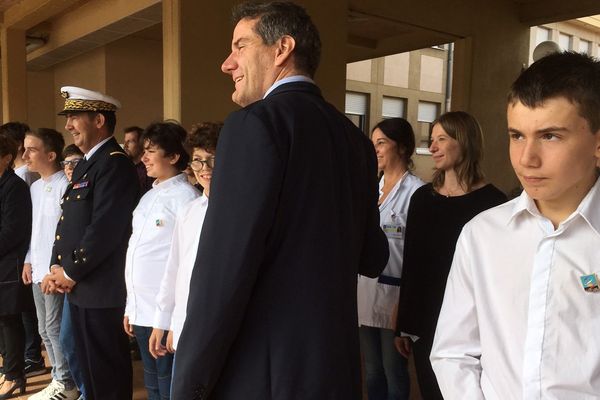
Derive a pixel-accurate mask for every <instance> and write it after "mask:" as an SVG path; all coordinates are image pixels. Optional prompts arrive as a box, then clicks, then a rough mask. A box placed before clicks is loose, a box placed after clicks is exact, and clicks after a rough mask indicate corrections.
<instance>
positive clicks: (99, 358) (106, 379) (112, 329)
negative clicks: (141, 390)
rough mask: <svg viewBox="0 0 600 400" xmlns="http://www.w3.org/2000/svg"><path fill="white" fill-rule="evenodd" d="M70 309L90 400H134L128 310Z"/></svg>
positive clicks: (77, 351)
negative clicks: (126, 322) (126, 320)
mask: <svg viewBox="0 0 600 400" xmlns="http://www.w3.org/2000/svg"><path fill="white" fill-rule="evenodd" d="M69 307H70V310H71V319H72V323H73V336H74V339H75V353H76V354H77V359H78V360H79V365H80V367H81V369H82V372H83V379H84V385H85V388H86V400H130V399H131V397H132V395H133V386H132V385H133V384H132V376H133V374H132V370H131V356H130V353H129V341H128V339H127V335H126V334H125V331H124V330H123V312H124V309H123V308H122V307H118V308H82V307H78V306H76V305H74V304H73V303H69Z"/></svg>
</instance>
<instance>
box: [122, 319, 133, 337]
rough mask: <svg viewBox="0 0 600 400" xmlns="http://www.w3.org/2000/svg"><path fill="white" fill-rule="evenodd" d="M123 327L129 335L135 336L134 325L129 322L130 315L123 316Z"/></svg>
mask: <svg viewBox="0 0 600 400" xmlns="http://www.w3.org/2000/svg"><path fill="white" fill-rule="evenodd" d="M123 329H124V330H125V333H126V334H127V335H128V336H130V337H135V335H134V333H133V326H131V324H130V323H129V317H128V316H127V315H126V316H124V317H123Z"/></svg>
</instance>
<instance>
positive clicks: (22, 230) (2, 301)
mask: <svg viewBox="0 0 600 400" xmlns="http://www.w3.org/2000/svg"><path fill="white" fill-rule="evenodd" d="M30 238H31V196H30V194H29V186H28V185H27V183H25V182H24V181H23V180H22V179H21V178H19V177H18V176H17V175H16V174H15V172H14V171H13V170H12V169H10V168H9V169H7V170H6V171H4V173H3V174H2V177H0V315H14V314H20V313H21V311H23V308H24V305H25V295H26V292H25V285H24V284H23V281H22V280H21V274H22V272H23V262H24V261H25V255H26V254H27V249H28V248H29V239H30Z"/></svg>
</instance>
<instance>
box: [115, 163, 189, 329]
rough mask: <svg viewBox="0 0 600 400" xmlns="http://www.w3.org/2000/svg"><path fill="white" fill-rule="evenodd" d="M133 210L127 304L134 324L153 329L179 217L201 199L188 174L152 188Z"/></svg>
mask: <svg viewBox="0 0 600 400" xmlns="http://www.w3.org/2000/svg"><path fill="white" fill-rule="evenodd" d="M152 186H153V187H152V189H150V190H149V191H148V192H146V194H144V196H142V198H141V199H140V202H139V204H138V206H137V207H136V208H135V210H134V211H133V220H132V226H133V231H132V233H131V238H130V239H129V247H128V248H127V257H126V262H125V283H126V285H127V305H126V308H125V315H126V316H128V317H129V323H131V324H132V325H138V326H146V327H151V326H152V322H153V319H154V310H155V309H156V294H157V293H158V290H159V288H160V282H161V278H162V276H163V274H164V271H165V268H166V266H167V257H168V255H169V248H170V247H171V239H172V237H173V230H174V228H175V220H176V218H177V214H178V213H179V211H180V210H181V208H182V207H183V206H185V205H186V204H188V203H189V202H190V201H192V200H194V199H196V198H197V197H198V196H200V192H198V190H196V188H194V187H193V186H192V185H190V184H189V183H188V181H187V176H186V175H185V174H183V173H182V174H178V175H176V176H174V177H173V178H170V179H167V180H165V181H163V182H160V183H158V184H157V183H156V181H155V182H154V184H153V185H152Z"/></svg>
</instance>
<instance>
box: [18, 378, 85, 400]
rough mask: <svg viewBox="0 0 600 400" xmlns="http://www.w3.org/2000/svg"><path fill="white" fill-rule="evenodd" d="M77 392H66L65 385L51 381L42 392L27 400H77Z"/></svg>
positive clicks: (71, 390)
mask: <svg viewBox="0 0 600 400" xmlns="http://www.w3.org/2000/svg"><path fill="white" fill-rule="evenodd" d="M78 398H79V392H78V391H77V389H76V388H73V389H70V390H67V389H66V388H65V385H63V384H62V383H61V382H59V381H55V380H53V381H52V382H51V383H50V384H49V385H48V386H46V388H45V389H44V390H42V391H41V392H38V393H36V394H34V395H33V396H30V397H29V400H77V399H78Z"/></svg>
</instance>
